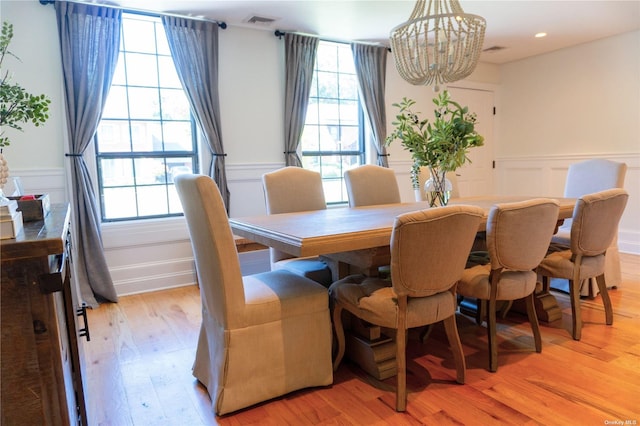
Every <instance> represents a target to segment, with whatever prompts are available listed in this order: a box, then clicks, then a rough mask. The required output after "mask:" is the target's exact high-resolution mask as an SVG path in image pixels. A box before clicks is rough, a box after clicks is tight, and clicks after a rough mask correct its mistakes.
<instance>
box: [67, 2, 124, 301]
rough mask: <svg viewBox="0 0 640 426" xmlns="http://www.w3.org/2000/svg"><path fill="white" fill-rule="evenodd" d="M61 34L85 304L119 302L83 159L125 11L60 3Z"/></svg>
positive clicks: (104, 94)
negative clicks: (105, 253) (103, 301)
mask: <svg viewBox="0 0 640 426" xmlns="http://www.w3.org/2000/svg"><path fill="white" fill-rule="evenodd" d="M55 8H56V17H57V20H58V35H59V37H60V50H61V55H62V74H63V79H64V91H65V101H66V109H67V128H68V132H69V151H70V153H69V154H67V156H68V157H69V160H70V161H69V162H70V165H69V167H70V173H71V179H72V185H73V187H72V189H71V192H72V195H71V198H72V208H73V211H74V219H75V221H76V223H75V224H74V225H75V232H76V233H75V239H74V241H75V245H76V250H77V254H76V259H74V261H75V262H74V263H75V265H76V274H77V281H78V283H79V286H80V293H81V296H82V298H83V301H84V302H86V303H87V304H88V305H90V306H96V305H97V303H98V299H105V300H108V301H112V302H117V301H118V296H117V294H116V290H115V288H114V286H113V281H112V280H111V276H110V274H109V269H108V268H107V262H106V259H105V256H104V251H103V245H102V235H101V233H100V212H99V209H98V204H97V201H96V196H95V194H94V192H93V185H92V183H91V178H90V176H89V171H88V170H87V165H86V163H85V161H84V158H83V157H82V154H83V153H84V151H85V149H86V148H87V146H89V144H90V143H91V142H92V140H93V136H94V134H95V132H96V128H97V127H98V123H99V121H100V117H101V115H102V108H103V107H104V104H105V101H106V99H107V94H108V93H109V89H110V87H111V80H112V77H113V72H114V70H115V67H116V63H117V60H118V54H119V48H120V27H121V24H122V19H121V18H122V11H120V10H118V9H114V8H107V7H100V6H93V5H88V4H80V3H71V2H64V1H57V2H56V3H55Z"/></svg>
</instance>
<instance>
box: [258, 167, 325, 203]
mask: <svg viewBox="0 0 640 426" xmlns="http://www.w3.org/2000/svg"><path fill="white" fill-rule="evenodd" d="M262 186H263V189H264V194H265V201H266V207H267V214H277V213H294V212H303V211H312V210H323V209H326V208H327V203H326V201H325V197H324V188H323V186H322V176H320V173H318V172H314V171H313V170H307V169H303V168H302V167H294V166H288V167H283V168H281V169H278V170H275V171H273V172H269V173H265V174H264V175H262Z"/></svg>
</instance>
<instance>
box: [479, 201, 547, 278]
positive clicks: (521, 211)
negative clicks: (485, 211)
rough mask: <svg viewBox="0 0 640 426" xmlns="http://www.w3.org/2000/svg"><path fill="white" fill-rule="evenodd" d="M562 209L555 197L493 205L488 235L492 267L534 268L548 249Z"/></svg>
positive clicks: (490, 212)
mask: <svg viewBox="0 0 640 426" xmlns="http://www.w3.org/2000/svg"><path fill="white" fill-rule="evenodd" d="M559 210H560V207H559V204H558V202H557V201H556V200H551V199H546V198H538V199H533V200H527V201H522V202H516V203H502V204H496V205H494V206H493V207H492V208H491V210H490V211H489V217H488V219H487V237H486V238H487V250H488V251H489V257H490V258H491V268H492V269H498V268H504V269H508V270H513V271H531V270H533V269H535V268H536V267H537V266H538V264H539V263H540V261H541V260H542V259H543V258H544V256H545V255H546V253H547V250H548V248H549V243H550V242H551V237H552V236H553V233H554V231H555V228H556V224H557V223H558V212H559Z"/></svg>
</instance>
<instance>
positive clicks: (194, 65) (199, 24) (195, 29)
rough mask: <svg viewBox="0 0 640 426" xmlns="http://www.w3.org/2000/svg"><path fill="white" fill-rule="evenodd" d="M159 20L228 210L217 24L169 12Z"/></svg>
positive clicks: (211, 171) (210, 172)
mask: <svg viewBox="0 0 640 426" xmlns="http://www.w3.org/2000/svg"><path fill="white" fill-rule="evenodd" d="M162 23H163V25H164V29H165V32H166V33H167V40H168V41H169V49H170V50H171V56H172V57H173V62H174V64H175V65H176V70H177V72H178V76H179V77H180V81H181V82H182V87H183V88H184V90H185V92H186V94H187V98H188V99H189V104H190V105H191V111H192V112H193V115H194V116H195V118H196V122H197V123H198V126H199V127H200V131H201V132H202V134H203V135H204V138H205V139H206V141H207V145H208V146H209V150H210V151H211V154H212V155H213V160H212V161H211V165H210V166H209V176H211V177H212V178H213V180H214V181H215V182H216V183H217V185H218V188H220V193H221V194H222V199H223V200H224V204H225V206H226V208H227V213H228V212H229V199H230V194H229V188H228V186H227V173H226V169H225V154H224V148H223V145H222V135H221V128H220V100H219V93H218V24H217V23H215V22H208V21H201V20H194V19H185V18H178V17H172V16H163V17H162Z"/></svg>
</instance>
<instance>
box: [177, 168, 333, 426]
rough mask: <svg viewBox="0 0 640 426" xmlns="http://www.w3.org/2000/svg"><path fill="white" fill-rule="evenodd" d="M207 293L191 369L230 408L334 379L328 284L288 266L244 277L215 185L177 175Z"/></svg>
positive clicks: (222, 408) (218, 409)
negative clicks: (324, 285)
mask: <svg viewBox="0 0 640 426" xmlns="http://www.w3.org/2000/svg"><path fill="white" fill-rule="evenodd" d="M175 185H176V189H177V191H178V195H179V197H180V201H181V203H182V207H183V210H184V215H185V218H186V220H187V227H188V229H189V235H190V238H191V246H192V248H193V255H194V258H195V264H196V272H197V276H198V283H199V286H200V296H201V299H202V325H201V327H200V336H199V339H198V346H197V351H196V359H195V362H194V365H193V375H194V376H195V377H196V378H197V379H198V381H199V382H200V383H202V384H203V385H204V386H205V387H206V388H207V391H208V393H209V395H210V397H211V403H212V406H213V409H214V411H215V413H216V414H219V415H221V414H226V413H229V412H232V411H236V410H239V409H241V408H245V407H248V406H251V405H253V404H256V403H259V402H262V401H266V400H268V399H271V398H275V397H278V396H281V395H284V394H287V393H289V392H292V391H295V390H298V389H302V388H307V387H314V386H326V385H330V384H331V383H332V382H333V372H332V369H331V345H332V333H331V319H330V316H329V303H328V302H329V299H328V296H327V289H326V288H325V287H323V286H322V285H320V284H318V283H316V282H314V281H312V280H309V279H307V278H304V277H302V276H299V275H296V274H294V273H291V272H289V271H286V270H277V271H272V272H265V273H261V274H257V275H249V276H244V277H243V276H242V274H241V271H240V261H239V259H238V253H237V252H236V248H235V243H234V240H233V234H232V232H231V228H230V226H229V221H228V217H227V214H226V210H225V207H224V204H223V201H222V197H221V196H220V192H219V190H218V187H217V186H216V184H215V183H214V182H213V180H212V179H211V178H210V177H209V176H203V175H192V174H183V175H180V176H176V179H175Z"/></svg>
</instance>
